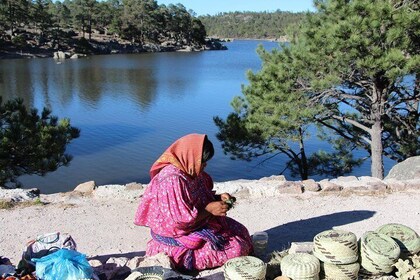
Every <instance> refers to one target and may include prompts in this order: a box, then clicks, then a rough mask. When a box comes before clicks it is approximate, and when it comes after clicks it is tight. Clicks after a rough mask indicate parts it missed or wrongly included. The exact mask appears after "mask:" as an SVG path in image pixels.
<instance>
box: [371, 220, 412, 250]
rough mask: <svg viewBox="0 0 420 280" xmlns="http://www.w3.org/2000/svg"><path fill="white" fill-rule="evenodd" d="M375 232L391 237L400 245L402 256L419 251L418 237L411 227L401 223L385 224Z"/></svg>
mask: <svg viewBox="0 0 420 280" xmlns="http://www.w3.org/2000/svg"><path fill="white" fill-rule="evenodd" d="M376 232H378V233H382V234H385V235H388V236H390V237H392V238H393V239H394V240H395V241H396V242H397V243H398V245H399V246H400V249H401V255H402V257H408V256H410V255H415V254H417V253H418V252H420V237H419V235H418V234H417V233H416V232H415V231H414V230H413V229H411V228H409V227H408V226H405V225H401V224H386V225H383V226H381V227H379V228H378V229H377V230H376Z"/></svg>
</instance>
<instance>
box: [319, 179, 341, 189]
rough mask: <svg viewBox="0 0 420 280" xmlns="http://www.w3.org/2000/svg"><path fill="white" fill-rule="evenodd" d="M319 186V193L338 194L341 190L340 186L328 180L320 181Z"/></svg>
mask: <svg viewBox="0 0 420 280" xmlns="http://www.w3.org/2000/svg"><path fill="white" fill-rule="evenodd" d="M319 185H320V186H321V192H339V191H341V190H342V189H343V187H342V186H340V185H337V184H334V183H332V182H330V181H328V180H322V181H320V182H319Z"/></svg>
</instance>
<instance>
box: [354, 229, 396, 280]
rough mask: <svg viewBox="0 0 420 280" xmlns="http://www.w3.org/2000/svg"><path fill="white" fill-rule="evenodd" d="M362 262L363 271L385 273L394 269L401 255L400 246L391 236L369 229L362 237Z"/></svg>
mask: <svg viewBox="0 0 420 280" xmlns="http://www.w3.org/2000/svg"><path fill="white" fill-rule="evenodd" d="M359 243H360V245H359V246H360V263H361V266H362V268H363V273H364V274H368V275H378V276H379V275H385V274H387V273H390V272H392V271H393V269H394V267H393V265H394V264H395V263H396V262H397V261H398V258H399V256H400V252H401V250H400V247H399V246H398V244H397V242H395V241H394V240H393V239H392V238H391V237H389V236H387V235H385V234H381V233H378V232H375V231H368V232H365V233H364V234H363V236H362V237H361V238H360V241H359Z"/></svg>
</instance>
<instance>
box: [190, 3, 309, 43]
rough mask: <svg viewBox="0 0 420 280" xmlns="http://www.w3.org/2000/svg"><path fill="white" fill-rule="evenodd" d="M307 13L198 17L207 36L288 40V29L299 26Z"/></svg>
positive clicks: (235, 14) (251, 13) (236, 14)
mask: <svg viewBox="0 0 420 280" xmlns="http://www.w3.org/2000/svg"><path fill="white" fill-rule="evenodd" d="M304 16H305V13H291V12H283V11H280V10H277V11H275V12H230V13H220V14H217V15H215V16H210V15H206V16H200V17H198V18H199V19H200V21H201V22H202V23H203V25H204V26H205V27H206V31H207V34H208V35H209V36H211V37H218V38H243V39H245V38H252V39H281V40H282V41H284V40H286V39H287V38H286V36H285V35H286V31H287V28H289V27H291V26H296V25H298V24H299V23H300V22H301V21H302V19H303V18H304Z"/></svg>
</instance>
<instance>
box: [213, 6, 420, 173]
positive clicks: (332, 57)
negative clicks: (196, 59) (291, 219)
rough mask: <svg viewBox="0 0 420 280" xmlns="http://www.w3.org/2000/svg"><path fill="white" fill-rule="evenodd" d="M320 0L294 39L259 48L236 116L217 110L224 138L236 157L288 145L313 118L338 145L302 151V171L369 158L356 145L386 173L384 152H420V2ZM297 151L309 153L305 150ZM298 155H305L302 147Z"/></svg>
mask: <svg viewBox="0 0 420 280" xmlns="http://www.w3.org/2000/svg"><path fill="white" fill-rule="evenodd" d="M315 4H316V7H317V9H318V12H317V13H314V14H307V16H306V19H305V21H304V23H302V25H301V26H300V27H299V28H295V29H293V30H290V31H289V38H292V41H291V42H290V45H287V46H286V45H284V46H283V51H277V50H274V51H272V52H271V53H268V52H265V51H261V50H260V53H261V54H262V62H263V67H262V70H261V71H260V72H259V73H257V74H255V75H254V74H251V75H250V76H249V77H248V79H249V81H250V85H249V86H248V87H244V90H243V94H244V97H243V98H242V99H240V98H237V99H235V100H236V101H235V100H234V108H235V110H236V112H235V113H233V114H236V119H235V121H233V119H234V118H233V115H231V116H229V117H228V119H227V121H226V122H224V121H223V120H221V119H220V118H216V119H215V121H216V124H217V125H218V126H219V128H220V133H219V134H218V137H219V139H221V140H222V141H223V142H224V148H225V151H226V152H228V153H232V154H233V155H236V156H238V155H240V156H242V157H248V158H249V157H252V156H258V155H260V154H261V153H275V152H276V151H277V152H281V153H285V154H287V152H290V150H284V148H283V147H284V146H283V145H278V144H277V143H288V142H289V141H294V142H297V143H300V146H301V147H302V140H304V139H305V138H304V137H301V136H300V135H304V134H302V133H301V131H302V128H304V127H305V126H307V125H309V124H311V123H313V124H315V123H316V124H318V125H320V126H321V128H322V129H324V130H325V129H326V130H329V132H328V133H326V134H325V133H324V138H325V139H327V140H329V141H330V142H331V143H332V144H333V147H335V148H337V151H336V152H334V153H332V154H327V153H325V152H322V151H321V152H319V153H317V154H315V155H313V156H311V157H310V158H309V160H308V159H306V160H307V161H306V163H307V164H306V165H305V164H303V165H302V166H303V167H305V166H306V167H307V170H306V174H311V173H312V174H319V173H324V172H332V173H333V174H338V173H334V172H336V171H334V170H339V169H340V168H342V172H348V170H350V169H351V167H352V165H354V164H359V163H360V162H361V160H363V159H358V160H353V158H352V154H351V151H352V150H353V149H355V148H361V149H365V150H366V151H368V153H369V154H370V155H371V160H372V167H371V175H372V176H374V177H378V178H382V177H383V172H384V170H383V158H382V156H383V155H385V156H388V157H390V158H392V159H396V160H403V159H405V158H407V157H410V156H414V155H419V154H420V129H419V127H420V118H419V102H420V92H419V69H420V56H419V48H418V44H419V43H418V42H419V35H420V33H419V30H420V28H419V27H420V26H419V25H420V22H419V21H418V19H419V18H420V12H419V5H418V4H417V2H416V1H395V0H374V1H371V0H334V1H332V0H331V1H330V0H325V1H321V0H319V1H315ZM415 46H417V47H415ZM287 97H289V99H288V98H287ZM237 100H239V101H241V102H239V103H238V102H237ZM238 104H239V107H238ZM238 108H240V110H238ZM293 108H294V109H293ZM235 129H238V130H239V132H238V133H237V134H238V135H239V136H238V137H236V135H235V133H236V132H235ZM276 131H277V132H276ZM331 131H332V132H331ZM245 132H246V133H245ZM282 132H286V133H284V134H282ZM248 134H250V135H253V136H254V137H256V138H252V137H248V138H246V136H249V135H248ZM274 136H275V137H274ZM295 136H299V137H295ZM241 137H245V138H243V139H247V142H243V141H244V140H243V139H240V138H241ZM273 137H274V138H273ZM237 138H239V140H238V139H237ZM273 139H276V141H275V144H273ZM245 147H247V148H249V147H252V148H253V152H252V153H246V149H245ZM267 147H268V148H269V149H267ZM286 151H287V152H286ZM294 154H299V155H303V153H302V150H301V151H300V153H298V152H294ZM289 157H290V156H289ZM305 158H306V157H305ZM292 162H293V163H294V164H297V165H298V166H299V165H300V164H302V163H304V162H305V161H304V158H302V157H301V156H300V158H296V157H295V158H294V159H292ZM337 167H338V169H337ZM295 170H296V168H295ZM300 173H301V176H302V175H305V173H302V172H300ZM302 178H305V176H302Z"/></svg>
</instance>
